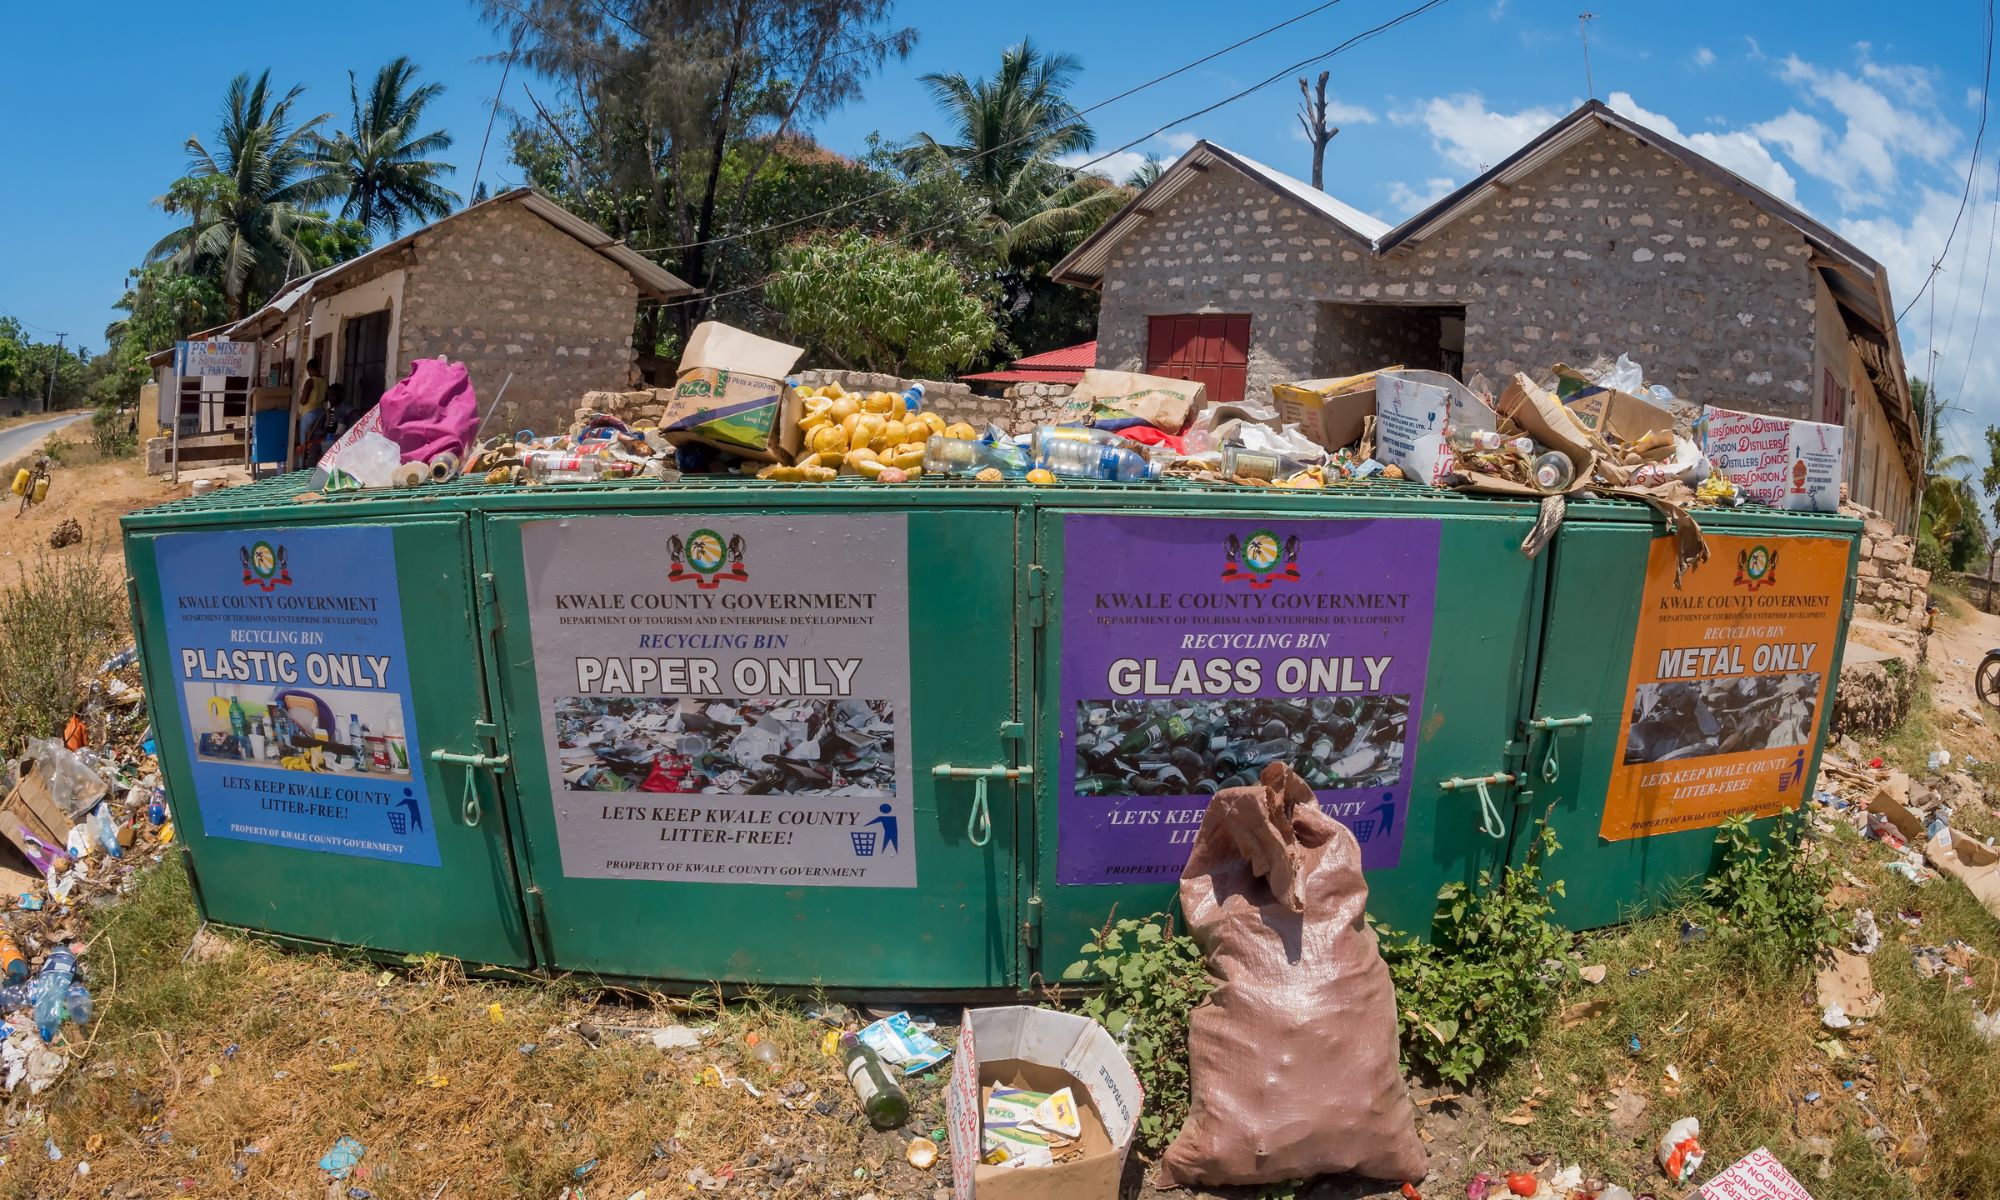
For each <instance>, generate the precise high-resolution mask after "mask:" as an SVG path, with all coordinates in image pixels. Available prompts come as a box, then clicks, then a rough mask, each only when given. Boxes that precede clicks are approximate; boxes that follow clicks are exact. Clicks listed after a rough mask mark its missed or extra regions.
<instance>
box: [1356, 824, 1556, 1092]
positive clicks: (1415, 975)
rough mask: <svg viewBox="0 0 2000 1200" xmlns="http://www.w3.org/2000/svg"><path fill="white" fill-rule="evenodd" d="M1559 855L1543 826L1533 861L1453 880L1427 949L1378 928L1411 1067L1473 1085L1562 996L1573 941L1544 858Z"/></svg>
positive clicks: (1522, 1042)
mask: <svg viewBox="0 0 2000 1200" xmlns="http://www.w3.org/2000/svg"><path fill="white" fill-rule="evenodd" d="M1557 849H1558V845H1557V843H1556V836H1555V832H1554V831H1553V830H1551V829H1549V828H1548V827H1547V826H1543V828H1542V831H1541V833H1540V835H1539V836H1538V837H1537V838H1536V841H1535V845H1534V847H1533V848H1532V849H1531V850H1530V851H1529V854H1528V858H1527V861H1526V862H1525V863H1523V864H1522V865H1521V866H1518V867H1508V868H1505V869H1504V870H1503V871H1502V872H1501V874H1500V878H1499V881H1498V882H1497V883H1496V882H1495V881H1494V878H1493V873H1492V872H1491V871H1481V872H1480V873H1479V885H1478V886H1477V887H1467V886H1466V885H1465V884H1463V883H1450V884H1446V885H1445V886H1444V887H1443V888H1441V889H1439V891H1438V908H1437V916H1436V917H1435V918H1434V920H1433V922H1432V926H1431V940H1430V942H1428V943H1425V942H1422V941H1419V940H1418V939H1417V938H1415V937H1411V936H1408V935H1406V934H1402V933H1398V932H1397V931H1395V930H1392V929H1386V928H1381V927H1379V926H1378V928H1377V932H1378V933H1379V934H1380V935H1381V938H1382V957H1383V959H1384V960H1386V961H1387V962H1388V964H1389V974H1390V976H1391V978H1393V979H1394V980H1395V983H1396V1001H1397V1013H1396V1018H1397V1023H1398V1026H1399V1028H1400V1030H1401V1034H1402V1039H1403V1061H1404V1064H1405V1066H1406V1068H1425V1069H1428V1070H1430V1071H1432V1072H1434V1073H1435V1074H1436V1075H1437V1077H1438V1078H1439V1079H1442V1080H1445V1081H1447V1082H1450V1083H1454V1084H1463V1083H1467V1082H1469V1081H1470V1080H1472V1078H1473V1077H1474V1076H1477V1075H1479V1074H1481V1073H1483V1072H1485V1071H1488V1070H1492V1069H1494V1068H1496V1067H1498V1066H1499V1065H1500V1064H1501V1063H1502V1062H1504V1061H1505V1060H1506V1059H1507V1057H1508V1056H1509V1055H1512V1054H1514V1053H1517V1052H1519V1051H1521V1050H1523V1049H1525V1048H1527V1046H1528V1045H1529V1043H1530V1042H1531V1041H1532V1040H1533V1039H1534V1036H1535V1034H1536V1032H1537V1031H1538V1030H1539V1029H1540V1028H1541V1025H1542V1022H1543V1021H1544V1020H1545V1019H1547V1017H1548V1014H1549V1012H1550V1010H1552V1009H1553V1008H1554V1007H1555V1001H1556V998H1557V997H1558V996H1559V995H1560V994H1561V992H1562V982H1563V973H1564V971H1565V970H1566V968H1564V967H1561V966H1558V965H1552V964H1560V963H1561V962H1562V961H1563V960H1562V957H1561V956H1562V953H1563V950H1564V948H1565V947H1566V946H1567V944H1568V941H1569V935H1568V934H1567V933H1566V932H1564V931H1563V930H1562V929H1561V928H1559V927H1558V926H1556V925H1555V924H1554V923H1553V922H1552V921H1550V920H1549V917H1550V915H1551V914H1552V913H1553V912H1554V911H1555V908H1554V905H1552V904H1551V903H1550V902H1549V897H1550V896H1551V895H1555V896H1560V895H1562V894H1563V884H1562V881H1561V880H1560V879H1558V880H1555V881H1554V882H1552V883H1550V884H1548V885H1547V887H1544V886H1543V884H1542V864H1541V860H1542V859H1543V858H1544V857H1546V856H1548V855H1550V854H1554V853H1555V852H1556V850H1557Z"/></svg>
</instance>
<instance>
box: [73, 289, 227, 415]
mask: <svg viewBox="0 0 2000 1200" xmlns="http://www.w3.org/2000/svg"><path fill="white" fill-rule="evenodd" d="M113 307H114V308H116V309H118V311H120V312H122V313H124V314H125V315H124V316H123V317H120V318H119V319H118V320H116V321H113V322H111V324H109V325H107V326H105V328H104V340H105V344H106V345H107V346H108V347H109V349H107V350H106V351H105V353H104V354H102V355H100V356H99V358H100V359H101V360H102V361H103V367H102V369H101V372H100V376H99V377H98V378H96V379H94V380H93V381H92V382H91V385H90V391H91V396H92V400H93V402H94V403H96V404H99V405H105V404H114V403H115V404H117V405H120V406H123V405H128V404H131V403H132V402H133V401H134V400H136V399H137V398H138V395H139V388H140V387H141V386H142V385H144V384H145V383H146V381H147V380H149V379H151V378H152V370H151V368H149V367H148V366H147V365H146V356H147V355H148V354H151V353H153V352H154V351H155V350H164V349H166V348H167V347H169V346H171V345H173V344H174V343H175V342H177V341H180V340H181V339H182V338H185V337H187V336H188V335H189V334H192V333H196V332H199V331H201V330H203V329H212V328H214V327H215V326H217V325H220V324H221V323H222V322H223V321H225V320H227V319H228V316H229V302H228V300H227V299H226V298H225V297H224V296H223V294H222V289H221V288H219V287H217V286H216V285H215V283H214V281H213V280H210V279H206V278H204V277H202V276H199V275H183V274H179V273H176V272H173V271H169V270H167V269H166V268H165V267H160V266H152V267H141V268H139V269H138V270H136V271H133V272H131V273H130V274H128V275H127V276H126V277H125V292H124V294H123V295H122V296H120V297H119V298H118V301H117V303H116V304H114V305H113Z"/></svg>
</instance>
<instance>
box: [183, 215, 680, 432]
mask: <svg viewBox="0 0 2000 1200" xmlns="http://www.w3.org/2000/svg"><path fill="white" fill-rule="evenodd" d="M694 290H695V289H694V288H692V287H690V286H689V285H687V284H686V283H683V282H682V281H681V280H680V279H678V278H676V277H675V276H674V274H673V273H672V272H670V271H668V270H666V269H665V268H664V267H661V266H660V265H659V264H657V263H654V262H652V261H650V260H648V259H647V258H645V257H644V256H642V255H641V254H639V253H638V252H637V251H635V250H633V249H632V248H631V247H630V246H627V245H625V244H624V243H623V242H621V241H619V240H617V239H616V238H614V237H612V236H611V235H610V234H609V233H606V232H605V231H604V230H602V229H599V228H598V227H597V226H595V225H592V224H591V223H590V222H588V221H585V220H583V219H581V218H579V217H577V216H575V215H574V214H572V213H570V212H569V211H568V210H566V209H564V208H563V207H562V206H561V205H560V204H558V203H556V202H555V201H554V200H552V199H550V198H549V197H547V196H545V195H543V194H541V193H540V192H537V191H535V190H534V189H532V188H517V189H515V190H513V191H509V192H503V193H501V194H500V195H498V196H494V197H493V198H491V199H489V200H485V201H481V202H480V203H478V204H474V205H471V206H469V207H467V208H465V209H463V210H461V211H459V212H456V213H453V214H452V215H451V216H448V217H445V218H444V219H443V220H440V221H438V222H436V223H435V224H432V225H427V226H425V227H424V228H422V229H419V230H417V231H416V232H414V233H411V234H408V235H406V236H404V237H400V238H397V239H396V240H395V241H392V242H388V243H386V244H384V245H381V246H377V247H376V248H374V249H372V250H370V251H368V252H367V253H366V254H362V255H360V256H359V257H356V258H352V259H349V260H348V261H346V262H343V263H339V264H337V265H335V266H332V267H329V268H327V269H326V270H324V271H320V272H318V273H316V274H313V275H308V276H305V277H303V278H301V279H296V280H293V281H292V282H290V283H288V284H286V285H285V286H284V287H283V288H281V289H280V290H279V292H278V294H277V295H276V296H275V297H274V298H273V299H272V300H271V302H270V303H269V304H266V305H265V306H264V307H262V308H260V309H258V310H257V311H256V312H254V313H251V314H250V315H249V316H247V317H245V318H244V319H242V320H240V321H237V322H234V323H233V324H230V325H225V326H221V327H219V328H217V329H212V330H209V331H207V332H206V333H203V334H198V335H196V339H197V340H212V341H218V342H225V341H226V342H239V343H254V344H255V345H256V347H257V352H256V354H255V356H254V365H252V366H250V367H249V368H248V371H249V373H248V374H244V375H214V374H210V375H202V374H198V373H194V372H193V371H191V370H190V369H189V368H188V367H187V366H186V364H185V362H184V361H183V359H184V358H185V357H186V356H184V355H181V354H177V353H176V350H175V349H173V348H169V349H165V350H161V351H159V352H157V353H155V354H154V355H152V356H151V357H150V358H149V359H148V362H149V363H150V364H151V365H152V366H153V367H154V370H155V371H156V373H157V384H158V389H159V393H158V394H159V395H160V396H161V397H163V398H168V399H166V400H164V401H163V402H162V403H161V404H160V408H161V412H160V415H159V417H158V423H159V424H161V425H165V426H166V427H167V428H166V431H167V433H168V434H169V435H170V436H168V437H167V438H165V439H159V440H161V441H162V444H160V445H158V446H157V447H155V446H154V445H150V444H149V446H148V455H149V469H155V468H156V469H160V470H164V469H166V467H167V465H168V463H169V461H176V462H178V463H180V464H189V463H197V462H209V463H225V462H238V463H240V462H244V461H245V460H246V458H247V457H248V456H249V455H250V453H251V449H252V447H251V446H250V445H249V441H250V438H249V431H250V429H251V427H252V425H253V421H252V414H253V413H255V412H259V411H268V410H270V409H272V408H278V407H282V408H283V409H285V410H286V411H288V412H290V411H291V410H292V409H293V407H294V406H295V405H296V404H297V402H298V400H299V398H300V396H301V395H302V393H303V388H304V382H305V380H306V374H307V372H306V364H307V362H308V360H310V359H312V358H318V359H319V360H320V363H321V365H322V368H323V369H324V371H325V374H326V378H327V381H328V387H329V392H331V393H333V394H335V395H336V396H337V397H338V399H339V400H340V402H341V403H342V404H344V405H346V406H348V407H350V408H351V409H352V410H353V411H355V412H363V411H366V410H367V409H368V408H369V407H371V406H372V405H373V404H374V403H375V402H376V401H377V400H379V399H380V398H381V396H382V393H383V392H384V391H386V390H387V389H388V388H389V386H390V385H392V384H393V383H394V382H395V381H396V380H397V379H399V378H401V377H402V375H403V374H404V372H405V370H406V369H407V367H408V365H409V364H410V363H411V362H413V361H415V360H416V359H419V358H435V357H438V356H440V355H443V356H447V357H449V358H451V359H453V360H454V361H460V362H464V363H465V364H466V366H467V367H468V368H469V369H470V371H471V375H472V382H473V387H474V388H475V389H476V390H477V391H478V393H479V397H480V402H481V406H482V408H484V406H485V405H487V404H490V403H492V402H493V401H494V400H495V399H496V398H499V393H500V388H501V386H502V384H503V383H505V384H506V389H507V390H506V395H505V397H504V399H502V400H501V404H500V407H499V409H497V410H496V411H494V413H493V415H492V417H491V418H490V421H489V426H490V427H491V428H494V429H500V430H515V429H522V428H530V429H536V430H540V431H544V432H546V431H550V430H553V429H555V428H556V427H557V426H559V425H567V424H568V422H569V419H570V414H571V412H572V411H573V410H574V409H575V407H576V398H577V396H579V395H581V394H582V393H583V392H585V391H588V390H592V389H602V390H608V391H617V390H622V389H624V388H627V387H630V386H632V385H633V384H634V383H635V382H636V381H637V379H638V355H637V352H636V349H635V347H634V345H633V330H634V327H635V325H636V323H637V318H638V309H639V303H640V301H641V300H653V301H669V300H673V299H676V298H679V297H682V296H687V295H690V294H692V293H693V292H694ZM510 377H511V379H510ZM336 389H337V391H336ZM176 426H177V428H176ZM145 432H147V433H151V432H152V430H151V429H148V430H146V431H145ZM176 433H177V435H178V436H177V441H178V444H177V445H175V444H174V443H175V441H176V438H175V437H174V436H172V435H174V434H176ZM260 453H261V454H270V453H271V451H270V450H268V449H265V450H261V451H260ZM280 457H281V460H282V456H280ZM254 465H255V464H253V466H254Z"/></svg>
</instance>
